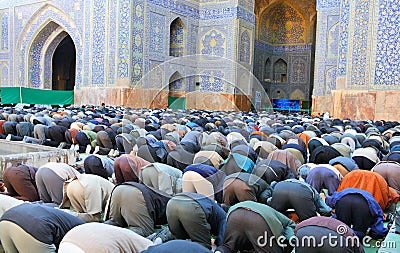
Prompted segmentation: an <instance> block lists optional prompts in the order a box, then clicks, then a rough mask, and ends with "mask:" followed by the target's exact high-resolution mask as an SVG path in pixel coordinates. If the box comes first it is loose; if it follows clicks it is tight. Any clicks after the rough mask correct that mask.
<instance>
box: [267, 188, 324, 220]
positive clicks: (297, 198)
mask: <svg viewBox="0 0 400 253" xmlns="http://www.w3.org/2000/svg"><path fill="white" fill-rule="evenodd" d="M270 206H271V207H272V208H274V209H275V210H277V211H278V212H281V213H284V212H286V211H287V209H291V208H293V209H294V210H295V211H296V214H297V216H299V219H300V221H303V220H307V219H308V218H311V217H314V216H317V207H316V206H315V203H314V199H313V193H312V192H311V191H310V189H308V188H307V186H304V185H301V184H299V183H291V182H280V183H278V184H277V185H276V186H275V189H274V191H273V193H272V200H271V204H270Z"/></svg>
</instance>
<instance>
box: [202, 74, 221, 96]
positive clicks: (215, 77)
mask: <svg viewBox="0 0 400 253" xmlns="http://www.w3.org/2000/svg"><path fill="white" fill-rule="evenodd" d="M224 78H225V75H224V73H223V72H222V71H220V70H205V71H203V72H202V73H201V74H200V91H212V92H222V91H224V83H225V81H224Z"/></svg>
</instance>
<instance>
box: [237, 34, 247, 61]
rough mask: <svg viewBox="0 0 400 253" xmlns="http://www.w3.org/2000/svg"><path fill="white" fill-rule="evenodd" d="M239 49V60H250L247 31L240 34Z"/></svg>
mask: <svg viewBox="0 0 400 253" xmlns="http://www.w3.org/2000/svg"><path fill="white" fill-rule="evenodd" d="M239 45H240V50H239V61H241V62H245V63H249V62H250V35H249V32H248V31H244V32H242V35H241V36H240V44H239Z"/></svg>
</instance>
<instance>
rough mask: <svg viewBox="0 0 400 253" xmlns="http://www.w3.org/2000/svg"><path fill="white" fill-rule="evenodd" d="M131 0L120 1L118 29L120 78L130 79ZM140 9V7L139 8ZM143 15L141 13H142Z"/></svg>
mask: <svg viewBox="0 0 400 253" xmlns="http://www.w3.org/2000/svg"><path fill="white" fill-rule="evenodd" d="M131 6H134V5H131V4H130V1H129V0H120V1H119V20H118V21H119V22H118V23H119V27H118V78H128V77H129V52H130V48H129V45H130V32H129V31H130V30H131V26H130V18H131V16H130V12H131ZM139 8H140V7H139ZM140 13H141V12H140Z"/></svg>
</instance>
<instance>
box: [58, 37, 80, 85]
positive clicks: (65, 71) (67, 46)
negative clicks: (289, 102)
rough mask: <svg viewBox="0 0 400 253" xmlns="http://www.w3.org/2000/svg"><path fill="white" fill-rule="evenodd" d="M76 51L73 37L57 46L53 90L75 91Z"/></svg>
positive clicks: (66, 38)
mask: <svg viewBox="0 0 400 253" xmlns="http://www.w3.org/2000/svg"><path fill="white" fill-rule="evenodd" d="M75 69H76V50H75V45H74V42H73V41H72V38H71V36H69V35H68V36H66V37H65V38H64V39H63V40H62V41H61V42H60V44H59V45H58V46H57V48H56V50H55V52H54V55H53V58H52V89H53V90H74V86H75Z"/></svg>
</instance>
